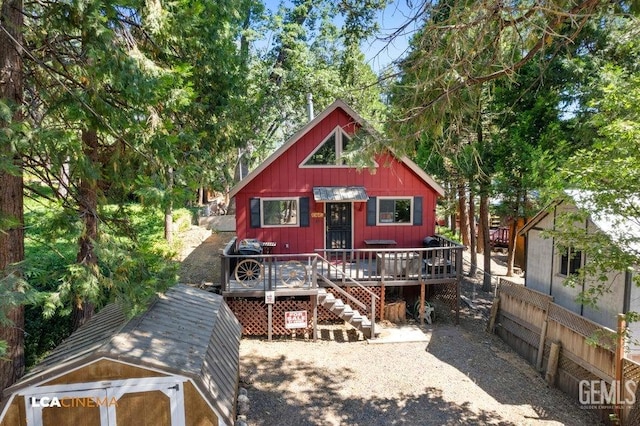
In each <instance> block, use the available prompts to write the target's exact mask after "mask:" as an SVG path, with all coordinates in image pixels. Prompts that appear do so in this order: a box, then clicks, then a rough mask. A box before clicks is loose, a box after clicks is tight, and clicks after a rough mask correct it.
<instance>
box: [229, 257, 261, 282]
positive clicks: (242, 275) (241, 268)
mask: <svg viewBox="0 0 640 426" xmlns="http://www.w3.org/2000/svg"><path fill="white" fill-rule="evenodd" d="M262 271H263V267H262V264H261V263H260V262H258V261H257V260H255V259H244V260H243V261H241V262H240V263H238V266H236V272H235V276H236V280H238V281H239V282H240V285H242V286H243V287H249V288H253V287H255V286H256V285H257V284H258V283H259V282H260V280H261V279H262Z"/></svg>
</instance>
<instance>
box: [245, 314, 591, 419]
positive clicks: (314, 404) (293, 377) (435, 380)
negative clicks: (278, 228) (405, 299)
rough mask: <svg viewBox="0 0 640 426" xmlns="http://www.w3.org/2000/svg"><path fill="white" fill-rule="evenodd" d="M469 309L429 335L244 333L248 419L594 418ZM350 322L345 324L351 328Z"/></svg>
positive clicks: (436, 327) (431, 331)
mask: <svg viewBox="0 0 640 426" xmlns="http://www.w3.org/2000/svg"><path fill="white" fill-rule="evenodd" d="M479 322H481V321H480V320H473V319H469V318H463V320H462V321H461V325H460V326H455V325H452V324H436V325H434V326H433V327H431V328H430V329H428V330H427V331H426V334H427V335H428V336H430V341H429V342H428V343H424V342H423V343H390V344H378V345H374V344H369V343H367V342H366V341H362V340H357V341H354V340H355V339H353V333H351V332H349V333H346V332H345V333H343V332H340V331H339V330H338V331H336V335H341V336H342V337H338V338H336V337H335V336H333V339H332V340H322V341H318V342H315V343H314V342H312V341H304V340H291V339H287V340H278V341H273V342H267V341H264V340H258V339H243V340H242V343H241V347H240V355H241V380H242V381H243V382H244V383H242V384H241V385H242V386H244V387H245V388H246V389H247V391H248V396H249V401H250V409H249V413H248V415H247V423H248V424H249V425H256V426H257V425H296V426H302V425H362V426H365V425H367V426H368V425H458V424H467V425H483V424H496V425H540V424H543V425H560V424H565V425H581V426H582V425H591V424H597V422H596V421H595V420H594V419H593V418H592V417H591V416H590V415H589V413H588V412H586V411H584V410H581V409H580V408H579V406H578V405H577V404H576V403H573V402H571V401H570V400H569V399H568V398H567V397H566V396H565V395H564V394H563V393H562V392H560V391H558V390H556V389H549V388H548V387H547V386H546V384H545V382H544V380H543V379H542V378H541V376H540V375H539V374H538V373H537V372H536V371H535V370H534V369H533V368H532V367H531V366H529V365H528V364H527V363H526V362H525V361H524V360H522V359H521V358H519V357H518V355H516V354H514V353H513V352H512V351H511V350H510V349H509V348H508V347H506V345H505V344H504V343H503V342H502V341H501V340H500V339H498V338H497V337H495V336H492V335H489V334H487V333H485V332H484V331H483V330H482V329H481V327H478V325H480V324H474V323H479ZM345 330H346V329H345Z"/></svg>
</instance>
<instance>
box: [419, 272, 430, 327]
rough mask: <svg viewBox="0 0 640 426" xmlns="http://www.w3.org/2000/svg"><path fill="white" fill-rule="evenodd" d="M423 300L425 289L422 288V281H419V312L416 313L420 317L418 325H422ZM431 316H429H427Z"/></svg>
mask: <svg viewBox="0 0 640 426" xmlns="http://www.w3.org/2000/svg"><path fill="white" fill-rule="evenodd" d="M424 298H425V287H424V280H421V282H420V312H419V313H418V315H420V325H421V326H422V325H424ZM429 315H431V314H429Z"/></svg>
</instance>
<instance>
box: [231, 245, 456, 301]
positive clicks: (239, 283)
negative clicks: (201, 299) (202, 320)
mask: <svg viewBox="0 0 640 426" xmlns="http://www.w3.org/2000/svg"><path fill="white" fill-rule="evenodd" d="M438 243H439V245H438V247H421V248H375V249H373V248H371V249H318V250H316V253H306V254H260V255H238V254H230V253H232V252H233V250H232V248H233V247H234V246H235V239H234V240H232V241H231V242H229V244H228V245H227V247H226V248H225V250H224V252H223V254H222V268H221V269H222V276H221V283H222V291H223V292H229V291H239V292H243V291H249V292H251V291H253V292H264V291H278V292H289V293H290V294H295V293H296V292H300V291H304V290H311V289H317V287H318V281H317V277H318V275H321V276H323V277H325V278H327V279H328V280H330V281H332V282H334V283H339V284H341V285H343V286H347V285H351V284H350V282H354V281H355V282H358V283H359V284H365V285H379V284H380V283H384V284H387V285H409V284H416V283H418V282H424V283H433V284H435V283H447V282H451V281H452V280H458V279H459V278H460V276H461V274H462V267H463V264H462V251H463V250H464V246H462V245H460V244H458V243H456V242H454V241H451V240H448V239H445V238H442V237H438ZM247 295H249V294H248V293H247Z"/></svg>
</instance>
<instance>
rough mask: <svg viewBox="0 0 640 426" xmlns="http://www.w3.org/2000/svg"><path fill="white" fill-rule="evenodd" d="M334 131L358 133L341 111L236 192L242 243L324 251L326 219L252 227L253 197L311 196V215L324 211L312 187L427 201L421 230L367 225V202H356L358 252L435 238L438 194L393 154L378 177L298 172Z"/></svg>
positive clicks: (344, 171)
mask: <svg viewBox="0 0 640 426" xmlns="http://www.w3.org/2000/svg"><path fill="white" fill-rule="evenodd" d="M336 126H341V127H342V128H343V129H344V130H345V131H346V132H347V133H348V134H353V133H354V132H355V129H356V125H355V123H354V122H353V121H352V119H351V117H350V116H349V115H347V113H346V112H344V111H343V110H342V109H340V108H337V109H336V110H334V111H333V112H332V113H331V114H330V115H328V116H327V117H326V118H325V119H324V120H323V121H321V122H320V123H318V124H317V125H316V126H315V127H314V128H312V129H310V130H309V131H308V132H307V133H306V134H305V135H304V136H302V137H301V138H300V139H299V140H298V141H297V142H296V143H295V144H293V145H292V146H291V147H290V148H289V149H288V150H287V151H285V152H284V153H282V155H280V157H278V158H277V159H275V161H273V162H272V163H271V164H270V165H269V166H268V167H267V168H265V169H264V170H263V171H262V173H260V174H259V175H257V176H256V177H255V178H254V179H253V180H252V181H251V182H249V183H248V184H247V185H246V186H245V187H244V188H242V189H241V190H240V191H239V192H238V194H237V195H236V211H237V213H236V233H237V236H238V239H243V238H257V239H259V240H262V241H275V242H277V247H276V249H275V250H274V253H309V252H313V250H314V249H316V248H324V218H313V217H312V218H311V219H310V226H309V227H295V228H293V227H292V228H287V227H278V228H251V227H250V220H249V199H250V198H254V197H309V199H310V211H311V212H324V207H325V206H324V203H316V202H315V201H314V200H313V193H312V190H313V187H314V186H363V187H365V189H366V191H367V194H368V195H369V197H378V196H400V197H407V196H413V197H423V201H422V210H423V219H422V223H423V224H422V225H421V226H413V225H403V226H366V214H367V206H366V203H353V206H354V212H353V246H354V248H363V247H364V246H365V244H364V240H365V239H393V240H395V241H397V242H398V247H420V246H421V244H422V239H423V238H424V237H426V236H429V235H433V234H434V232H435V206H436V197H437V193H436V192H435V190H434V189H432V188H431V187H429V186H428V185H427V184H426V183H425V182H424V181H423V180H422V179H421V178H420V177H419V176H417V175H416V174H415V173H414V172H413V171H412V170H411V169H409V168H408V167H407V166H405V165H404V164H403V163H401V162H399V161H398V160H396V159H395V158H394V157H393V156H391V155H381V156H379V157H378V158H377V159H376V161H377V163H378V165H379V167H377V169H376V170H375V173H374V174H371V173H370V172H369V170H360V171H358V170H356V169H355V168H345V167H328V168H300V167H299V165H300V164H301V163H302V162H303V161H304V159H305V158H306V157H307V156H308V155H309V154H310V153H311V152H312V151H313V150H314V149H315V148H316V146H317V145H318V144H319V143H320V142H321V141H322V140H324V139H325V138H326V137H327V136H328V135H329V134H330V133H331V132H332V131H333V130H334V129H335V128H336ZM287 246H288V247H287Z"/></svg>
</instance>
